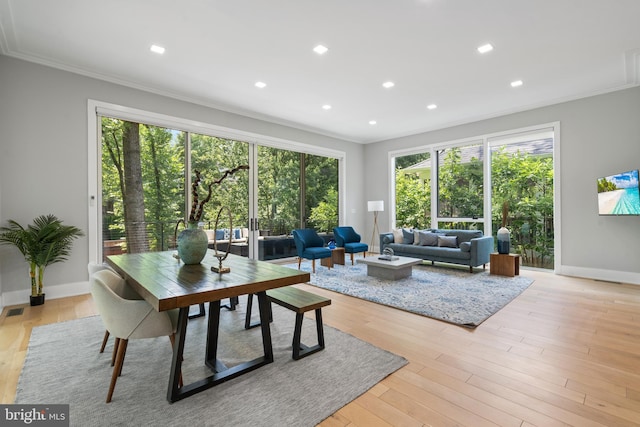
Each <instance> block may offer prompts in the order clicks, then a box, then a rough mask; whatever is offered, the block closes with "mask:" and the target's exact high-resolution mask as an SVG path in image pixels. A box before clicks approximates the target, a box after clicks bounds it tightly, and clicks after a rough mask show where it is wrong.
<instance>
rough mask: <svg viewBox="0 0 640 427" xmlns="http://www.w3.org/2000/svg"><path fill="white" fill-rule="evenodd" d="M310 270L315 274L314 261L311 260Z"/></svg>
mask: <svg viewBox="0 0 640 427" xmlns="http://www.w3.org/2000/svg"><path fill="white" fill-rule="evenodd" d="M311 270H312V271H313V272H314V273H315V272H316V260H315V259H312V260H311Z"/></svg>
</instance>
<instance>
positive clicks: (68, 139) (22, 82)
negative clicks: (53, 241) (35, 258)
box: [0, 55, 366, 305]
mask: <svg viewBox="0 0 640 427" xmlns="http://www.w3.org/2000/svg"><path fill="white" fill-rule="evenodd" d="M88 99H93V100H97V101H103V102H107V103H113V104H119V105H123V106H126V107H131V108H137V109H141V110H146V111H150V112H154V113H159V114H166V115H170V116H176V117H181V118H187V119H191V120H195V121H199V122H203V123H208V124H213V125H217V126H223V127H227V128H230V129H237V130H242V131H245V132H251V133H256V134H261V135H265V136H269V137H274V138H280V139H285V140H290V141H296V142H299V143H304V144H308V145H313V146H320V147H324V148H330V149H334V150H339V151H344V152H346V161H347V165H346V169H347V181H348V183H347V194H346V206H345V212H346V220H345V223H347V224H350V225H353V226H354V227H356V228H361V227H362V226H363V224H364V211H366V209H365V203H366V201H365V198H364V185H365V183H364V180H363V176H364V175H363V163H362V157H363V155H362V153H363V147H362V146H361V145H359V144H355V143H351V142H346V141H342V140H338V139H335V138H330V137H326V136H323V135H319V134H314V133H311V132H306V131H302V130H299V129H294V128H291V127H286V126H281V125H276V124H272V123H268V122H265V121H261V120H256V119H251V118H247V117H243V116H240V115H237V114H232V113H227V112H224V111H220V110H216V109H213V108H207V107H203V106H200V105H196V104H191V103H188V102H183V101H178V100H175V99H171V98H167V97H163V96H159V95H156V94H151V93H148V92H143V91H140V90H136V89H132V88H128V87H124V86H119V85H116V84H112V83H108V82H104V81H100V80H96V79H92V78H88V77H84V76H80V75H77V74H73V73H69V72H66V71H61V70H57V69H53V68H49V67H44V66H41V65H37V64H33V63H29V62H25V61H21V60H18V59H14V58H10V57H7V56H2V55H0V100H1V102H0V130H1V131H0V185H2V186H0V220H2V221H3V222H2V224H4V221H6V220H7V219H15V220H16V221H18V222H20V223H22V224H27V223H30V222H31V220H32V219H33V218H35V217H36V216H38V215H41V214H48V213H53V214H55V215H56V216H58V217H59V218H60V219H62V220H63V221H64V223H65V224H70V225H75V226H77V227H80V228H81V229H83V230H85V232H86V230H87V224H88V186H87V176H88V167H87V156H88V151H87V147H88V144H90V143H93V141H87V101H88ZM354 210H355V213H353V211H354ZM87 262H88V240H87V238H86V237H84V238H81V239H79V240H76V242H75V243H74V247H73V251H72V254H71V257H70V259H69V260H68V261H67V262H65V263H63V264H55V265H52V266H50V267H49V268H48V269H47V273H46V275H45V292H46V293H47V298H50V297H60V296H65V295H67V294H72V293H77V292H78V289H85V290H86V289H87V287H86V281H87ZM0 283H1V284H2V288H0V292H2V299H1V300H0V301H1V302H0V305H10V304H16V303H21V302H27V301H28V295H29V278H28V266H27V264H26V263H25V262H24V261H23V259H22V256H21V255H20V254H19V253H18V251H16V250H15V249H14V248H11V247H5V246H0Z"/></svg>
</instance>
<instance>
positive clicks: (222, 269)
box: [211, 206, 233, 274]
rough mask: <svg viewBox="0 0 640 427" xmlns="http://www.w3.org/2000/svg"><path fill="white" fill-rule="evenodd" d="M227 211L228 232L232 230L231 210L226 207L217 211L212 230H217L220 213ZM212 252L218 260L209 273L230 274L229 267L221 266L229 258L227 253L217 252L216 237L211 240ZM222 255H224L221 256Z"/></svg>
mask: <svg viewBox="0 0 640 427" xmlns="http://www.w3.org/2000/svg"><path fill="white" fill-rule="evenodd" d="M225 210H226V211H227V215H228V216H229V230H233V224H232V221H233V220H232V215H231V209H229V208H228V207H225V206H223V207H221V208H220V210H219V211H218V215H216V223H215V226H214V227H213V229H214V230H217V229H218V222H219V221H220V214H222V211H225ZM229 247H230V246H229V245H227V248H229ZM213 250H214V251H215V254H214V256H215V257H216V258H217V259H218V266H217V267H216V266H212V267H211V271H213V272H215V273H219V274H223V273H229V272H231V268H229V267H223V266H222V261H224V260H225V259H227V256H229V252H222V253H221V252H218V239H217V237H214V238H213ZM223 254H224V255H223Z"/></svg>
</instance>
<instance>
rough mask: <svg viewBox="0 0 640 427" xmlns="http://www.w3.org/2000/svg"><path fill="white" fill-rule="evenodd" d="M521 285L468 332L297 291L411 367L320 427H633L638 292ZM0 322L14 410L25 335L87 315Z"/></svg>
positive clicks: (80, 310)
mask: <svg viewBox="0 0 640 427" xmlns="http://www.w3.org/2000/svg"><path fill="white" fill-rule="evenodd" d="M319 274H321V273H319ZM521 275H525V276H530V277H532V278H534V279H535V282H534V284H533V285H532V286H531V287H530V288H529V289H527V290H526V291H525V292H524V293H523V294H522V295H520V296H519V297H518V298H516V299H515V300H514V301H513V302H512V303H510V304H509V305H507V306H506V307H505V308H504V309H502V310H501V311H500V312H498V313H497V314H495V315H494V316H492V317H491V318H489V319H488V320H487V321H485V322H484V323H483V324H482V325H480V326H479V327H478V328H476V329H475V330H470V329H465V328H461V327H458V326H454V325H449V324H446V323H443V322H439V321H436V320H432V319H429V318H426V317H422V316H417V315H412V314H409V313H406V312H403V311H400V310H395V309H392V308H388V307H384V306H380V305H377V304H373V303H368V302H366V301H362V300H358V299H356V298H351V297H347V296H344V295H340V294H336V293H333V292H330V291H324V290H322V289H318V288H314V287H312V286H309V285H302V286H301V287H303V288H306V289H309V290H312V291H313V292H316V293H318V294H322V295H327V296H329V297H331V299H332V300H333V304H332V305H331V306H329V307H325V308H324V309H323V318H324V321H325V323H326V324H328V325H331V326H334V327H336V328H338V329H340V330H342V331H344V332H347V333H350V334H352V335H354V336H356V337H359V338H361V339H363V340H365V341H368V342H370V343H372V344H374V345H376V346H379V347H382V348H385V349H387V350H389V351H391V352H394V353H396V354H399V355H402V356H404V357H405V358H407V359H408V360H409V362H410V363H409V364H408V365H407V366H405V367H404V368H402V369H400V370H399V371H397V372H396V373H394V374H392V375H390V376H389V377H388V378H386V379H385V380H383V381H382V382H381V383H379V384H378V385H376V386H375V387H373V388H372V389H371V390H370V391H369V392H367V393H365V394H364V395H362V396H361V397H359V398H358V399H356V400H355V401H353V402H351V403H350V404H349V405H347V406H345V407H344V408H342V409H340V410H339V411H338V412H337V413H335V414H334V415H333V416H332V417H330V418H328V419H327V420H325V421H324V422H323V423H322V424H321V425H322V426H324V427H330V426H367V427H371V426H388V425H392V426H438V427H440V426H473V427H476V426H496V425H498V426H514V427H515V426H520V427H531V426H545V427H547V426H565V425H571V426H580V427H583V426H638V425H640V287H639V286H633V285H619V284H612V283H605V282H597V281H592V280H582V279H575V278H567V277H562V276H554V275H553V274H549V273H544V272H539V271H531V270H522V271H521ZM6 313H7V309H5V310H4V312H3V313H2V316H1V317H0V368H1V369H0V396H1V399H0V402H1V403H11V402H13V400H14V397H15V390H16V384H17V381H18V377H19V375H20V371H21V369H22V365H23V363H24V357H25V352H26V348H27V344H28V341H29V334H30V331H31V328H32V327H33V326H37V325H43V324H46V323H51V322H60V321H65V320H70V319H76V318H80V317H85V316H90V315H93V314H95V308H94V305H93V302H92V301H91V297H90V296H88V295H84V296H77V297H72V298H64V299H60V300H50V301H47V302H46V304H45V305H44V306H41V307H35V308H32V307H28V306H27V307H25V310H24V314H23V315H22V316H16V317H6Z"/></svg>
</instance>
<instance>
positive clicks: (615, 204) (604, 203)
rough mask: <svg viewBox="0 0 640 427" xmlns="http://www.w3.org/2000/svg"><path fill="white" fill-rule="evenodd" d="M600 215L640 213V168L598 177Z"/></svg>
mask: <svg viewBox="0 0 640 427" xmlns="http://www.w3.org/2000/svg"><path fill="white" fill-rule="evenodd" d="M598 213H599V214H600V215H640V188H638V170H637V169H636V170H632V171H629V172H622V173H618V174H615V175H611V176H605V177H603V178H600V179H598Z"/></svg>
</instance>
